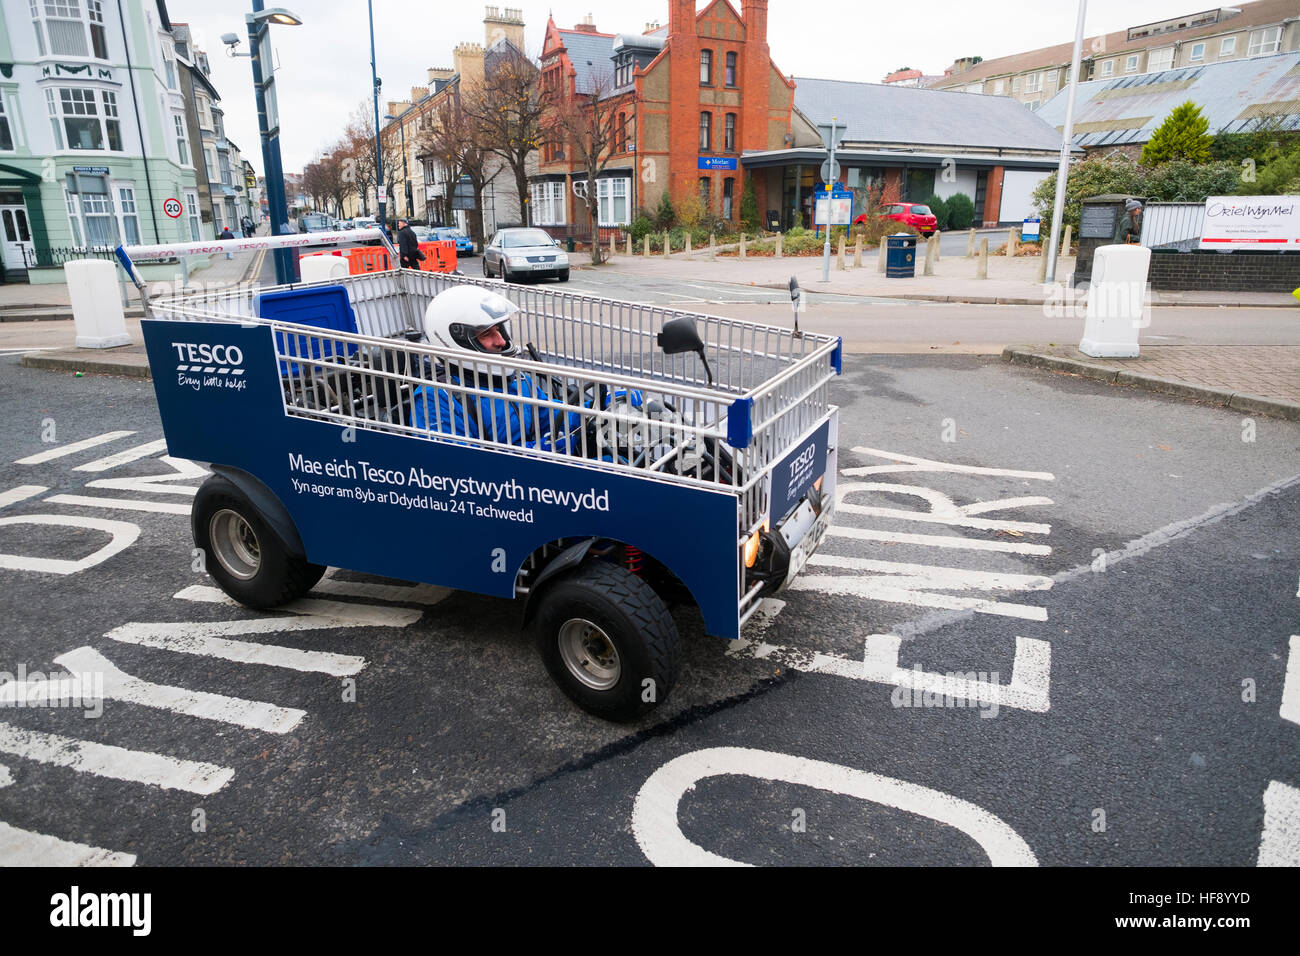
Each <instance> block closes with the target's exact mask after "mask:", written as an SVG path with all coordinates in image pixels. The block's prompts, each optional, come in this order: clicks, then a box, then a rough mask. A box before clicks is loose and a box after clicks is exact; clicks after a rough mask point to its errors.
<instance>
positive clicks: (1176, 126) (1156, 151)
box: [1142, 100, 1211, 166]
mask: <svg viewBox="0 0 1300 956" xmlns="http://www.w3.org/2000/svg"><path fill="white" fill-rule="evenodd" d="M1209 131H1210V121H1209V120H1207V119H1206V118H1205V117H1204V116H1202V115H1201V108H1200V107H1199V106H1197V105H1196V104H1195V103H1193V102H1192V101H1191V100H1188V101H1187V102H1186V103H1183V104H1182V105H1181V106H1175V107H1174V109H1173V111H1172V112H1171V113H1170V114H1169V115H1168V116H1166V117H1165V121H1164V122H1163V123H1161V124H1160V125H1159V126H1158V127H1156V130H1155V132H1153V133H1152V134H1151V139H1150V140H1148V141H1147V144H1146V146H1144V147H1142V165H1144V166H1159V165H1160V164H1161V163H1167V162H1170V161H1171V160H1175V159H1185V160H1188V161H1189V162H1193V163H1204V162H1207V161H1208V160H1209V158H1210V143H1211V140H1210V136H1209Z"/></svg>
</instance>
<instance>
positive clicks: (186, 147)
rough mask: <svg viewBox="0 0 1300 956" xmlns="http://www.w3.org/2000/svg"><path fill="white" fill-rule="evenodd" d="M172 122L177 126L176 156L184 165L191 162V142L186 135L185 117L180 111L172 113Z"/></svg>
mask: <svg viewBox="0 0 1300 956" xmlns="http://www.w3.org/2000/svg"><path fill="white" fill-rule="evenodd" d="M172 124H173V125H174V126H175V127H176V156H177V157H178V158H179V159H180V161H181V165H182V166H188V165H189V164H190V144H189V139H188V138H187V137H186V135H185V117H184V116H182V115H181V114H180V113H173V114H172Z"/></svg>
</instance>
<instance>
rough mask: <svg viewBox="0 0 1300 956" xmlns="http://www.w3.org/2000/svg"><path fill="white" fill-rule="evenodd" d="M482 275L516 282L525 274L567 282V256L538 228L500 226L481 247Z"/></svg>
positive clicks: (556, 243)
mask: <svg viewBox="0 0 1300 956" xmlns="http://www.w3.org/2000/svg"><path fill="white" fill-rule="evenodd" d="M483 274H484V275H485V276H488V277H489V278H491V277H492V276H500V277H501V278H503V279H505V280H506V281H507V282H518V281H520V280H521V279H523V278H524V277H525V276H540V277H546V276H553V277H555V278H557V279H559V280H560V281H561V282H568V281H569V256H568V254H567V253H566V252H565V251H564V250H563V249H561V248H560V244H559V243H558V242H556V241H555V240H554V239H552V238H551V237H550V236H548V235H547V234H546V233H545V232H544V231H542V230H541V229H502V230H501V231H500V232H498V233H497V234H496V235H495V236H493V237H492V241H491V242H490V243H488V244H487V247H486V248H484V250H483Z"/></svg>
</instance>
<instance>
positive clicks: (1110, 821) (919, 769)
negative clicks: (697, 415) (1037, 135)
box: [0, 355, 1300, 866]
mask: <svg viewBox="0 0 1300 956" xmlns="http://www.w3.org/2000/svg"><path fill="white" fill-rule="evenodd" d="M835 397H836V400H837V401H838V402H839V403H840V404H841V405H842V408H843V411H842V415H841V429H840V476H839V481H840V485H841V490H842V491H843V492H844V495H843V498H842V504H841V510H840V513H839V514H838V516H837V519H836V533H835V534H833V535H832V536H831V537H829V538H828V539H827V542H826V543H825V545H824V546H823V548H822V550H821V551H820V552H819V554H818V555H817V556H816V557H815V559H814V562H813V563H812V564H810V566H809V567H808V568H807V569H806V570H805V573H804V575H803V576H802V577H801V578H800V579H799V581H798V584H797V587H796V588H793V589H791V590H790V591H787V592H785V593H783V594H781V595H780V596H779V597H778V599H775V600H774V601H773V602H772V603H770V604H769V605H768V607H767V608H765V611H764V616H763V620H762V621H760V622H758V623H757V624H756V625H754V626H753V627H751V629H750V630H749V631H748V632H747V634H746V639H745V640H743V641H742V642H739V643H736V644H731V643H728V642H725V641H722V640H719V639H714V638H709V637H706V636H704V635H703V634H702V632H701V627H700V620H699V617H698V614H697V613H696V612H695V611H694V610H692V609H690V608H685V607H682V608H678V609H676V611H675V612H674V616H675V619H676V621H677V625H678V628H679V630H680V631H681V633H682V636H683V639H684V641H685V648H686V651H685V666H684V668H683V675H682V679H681V681H680V683H679V685H678V686H677V688H676V689H675V690H674V692H673V694H672V696H671V697H670V698H669V699H668V700H667V701H666V702H665V703H664V704H663V705H662V706H661V707H660V708H659V709H658V710H657V711H655V712H654V713H653V714H652V715H651V716H650V717H649V718H647V719H645V720H644V721H643V722H642V723H640V724H637V725H632V726H615V725H610V724H606V723H603V722H601V721H598V720H595V719H594V718H591V717H588V716H587V715H585V714H583V713H581V712H579V711H577V710H575V709H574V708H573V707H572V706H571V705H570V704H569V703H568V701H567V699H566V698H564V697H563V696H562V695H561V694H560V693H559V692H558V691H557V690H556V689H555V688H554V687H553V686H552V685H551V683H550V681H549V679H548V678H547V677H546V675H545V673H544V671H543V669H542V667H541V665H540V663H539V662H538V661H537V659H536V656H535V653H534V651H533V650H532V647H531V645H530V643H529V642H528V641H527V640H526V639H525V638H523V637H522V636H521V635H520V634H519V631H518V627H517V624H518V614H519V609H518V608H517V607H515V606H514V605H513V604H512V603H511V602H506V601H502V600H497V599H489V598H485V597H478V596H474V595H468V594H446V593H445V592H441V591H439V590H436V589H429V588H421V589H418V590H416V589H412V588H410V587H409V586H408V585H406V584H405V583H403V582H393V581H380V580H377V579H370V578H366V577H364V576H358V575H353V574H348V573H345V572H337V573H334V574H332V575H331V576H330V577H329V578H327V580H326V581H325V582H324V583H323V584H322V586H320V587H318V588H317V590H316V592H314V593H313V595H312V598H313V600H316V601H318V602H325V603H318V604H313V605H303V606H300V607H299V608H298V609H297V611H296V613H295V612H284V613H271V614H257V613H253V612H250V611H247V610H245V609H242V608H239V607H237V606H233V605H231V604H229V603H227V602H225V601H223V600H222V596H221V595H220V594H219V592H216V591H214V590H213V588H212V582H211V580H210V579H209V578H208V577H207V576H206V575H205V574H203V573H201V571H196V570H195V569H194V565H193V556H192V553H191V549H192V547H193V545H192V542H191V540H190V536H189V527H188V517H187V515H186V514H184V513H182V512H185V511H186V510H187V507H188V502H189V494H187V493H186V492H185V491H184V490H183V489H185V488H193V487H194V486H195V485H197V479H196V478H195V477H194V476H192V475H189V474H187V473H184V472H177V470H176V468H177V467H179V466H172V465H170V464H168V463H166V462H163V461H160V460H159V459H160V456H161V455H162V453H163V452H162V450H161V449H160V448H159V447H157V446H156V445H152V444H150V443H153V442H155V441H156V440H157V439H159V438H160V437H161V427H160V424H159V421H158V416H157V411H156V408H155V405H154V398H153V391H152V387H151V386H150V385H149V384H148V383H141V382H134V381H129V380H125V379H114V378H80V379H78V378H74V377H71V376H68V375H64V374H58V373H51V372H41V371H35V370H27V369H23V368H21V367H20V366H19V365H18V361H17V359H16V358H14V357H11V356H4V357H0V402H3V403H4V406H5V408H6V409H7V412H8V414H7V415H6V416H5V419H4V422H3V424H0V502H3V504H0V554H3V555H4V558H3V561H0V595H3V597H2V598H0V610H2V611H3V614H4V616H5V619H6V626H5V629H4V637H3V639H2V643H0V646H2V647H3V649H4V650H3V656H2V657H0V670H4V671H7V672H8V673H9V674H11V675H16V674H17V672H18V669H19V667H20V666H21V667H22V668H23V669H24V670H25V671H26V675H25V680H26V681H27V682H28V685H35V684H36V683H38V675H34V674H33V672H35V671H39V672H41V674H40V675H39V676H40V677H42V678H43V677H44V676H48V675H55V676H65V677H66V676H67V675H68V674H69V673H75V672H80V671H85V672H98V673H100V674H107V675H108V687H107V690H106V692H105V693H106V696H107V698H108V699H106V700H105V701H104V703H103V710H102V715H100V716H97V717H87V716H86V715H85V713H84V712H83V709H82V708H72V707H45V706H17V695H16V694H14V693H9V694H8V695H7V696H6V692H4V691H3V689H2V688H0V700H7V701H8V703H7V704H6V705H5V706H3V707H0V766H2V767H3V768H4V769H3V770H0V824H3V826H0V855H3V857H4V861H5V862H21V861H22V859H23V857H22V853H23V852H25V851H24V850H23V849H22V847H23V846H27V847H30V846H31V845H32V844H31V843H26V844H20V842H19V841H16V840H15V839H14V836H13V834H14V832H15V830H14V828H17V830H20V831H25V833H27V834H39V835H41V836H40V837H33V838H30V839H35V840H36V841H37V843H36V844H35V845H37V846H39V847H42V848H48V847H51V846H56V844H53V843H50V842H48V841H49V840H51V839H52V840H57V841H63V842H62V843H60V844H57V846H58V847H59V848H60V851H61V852H62V851H66V852H72V853H83V854H84V853H89V852H90V851H89V850H88V849H86V848H100V849H102V850H104V851H109V852H111V853H117V854H124V855H125V856H122V857H115V858H112V859H115V860H117V861H118V862H136V863H139V864H161V865H166V864H213V863H248V864H282V863H326V864H356V863H399V862H447V863H488V862H502V863H512V864H544V863H564V862H573V863H630V864H637V863H645V862H647V861H653V862H657V863H671V862H693V861H698V860H700V859H704V858H703V857H701V856H700V854H702V853H704V852H708V853H712V854H716V855H718V856H720V857H726V858H730V859H734V860H740V861H744V862H751V863H857V864H877V863H880V864H888V863H897V864H987V863H988V862H990V860H992V861H995V862H1020V863H1028V862H1037V863H1039V864H1044V865H1054V864H1103V865H1129V864H1164V865H1180V866H1181V865H1197V864H1208V863H1218V864H1227V865H1241V866H1251V865H1254V864H1255V863H1256V862H1257V860H1258V859H1259V857H1260V856H1261V845H1262V844H1263V845H1264V846H1265V850H1264V851H1263V855H1264V857H1265V859H1266V860H1281V861H1282V862H1287V863H1289V864H1290V865H1296V864H1298V863H1300V846H1297V844H1296V842H1295V839H1296V838H1295V833H1296V832H1297V829H1296V825H1297V821H1298V820H1300V792H1297V788H1300V776H1298V775H1297V770H1296V768H1297V766H1298V765H1300V764H1298V763H1297V761H1296V753H1297V747H1298V745H1300V727H1297V726H1296V720H1298V719H1300V700H1297V699H1296V698H1297V697H1300V687H1297V686H1292V687H1290V688H1287V690H1288V692H1289V693H1288V694H1287V695H1286V696H1285V698H1284V678H1285V674H1286V672H1287V668H1288V662H1289V660H1290V654H1291V650H1290V648H1289V641H1290V636H1291V635H1293V634H1300V620H1298V615H1297V608H1298V607H1300V599H1298V598H1297V597H1296V582H1297V580H1298V579H1300V542H1297V540H1296V537H1295V534H1294V529H1295V528H1296V527H1297V526H1298V525H1300V474H1297V473H1298V472H1300V465H1298V464H1297V463H1298V462H1300V426H1297V425H1295V424H1292V423H1285V422H1278V421H1272V420H1268V419H1260V420H1258V421H1253V422H1252V421H1249V420H1245V419H1243V418H1242V416H1240V415H1238V414H1235V413H1232V412H1228V411H1224V410H1221V409H1216V408H1208V407H1200V406H1196V405H1192V404H1186V403H1179V402H1174V401H1170V400H1167V399H1164V398H1162V397H1159V396H1154V395H1150V394H1146V393H1141V392H1136V391H1133V390H1129V389H1124V388H1116V387H1111V386H1105V385H1100V384H1098V383H1094V382H1089V381H1082V380H1078V379H1074V378H1070V377H1068V376H1062V375H1055V374H1049V373H1043V372H1039V371H1037V370H1032V369H1023V368H1018V367H1011V366H1009V365H1005V364H1003V363H1001V362H999V361H997V360H994V359H990V358H985V357H978V356H933V355H931V356H875V357H866V356H851V357H850V358H849V359H848V360H847V361H846V367H845V375H844V376H843V378H842V379H840V380H839V381H838V382H837V383H836V386H835ZM51 427H53V429H54V432H53V434H51V433H50V428H51ZM114 431H128V432H132V433H133V434H129V435H121V436H117V437H114V438H111V439H109V440H105V441H103V442H102V443H101V444H98V445H95V446H94V447H88V448H84V449H82V450H81V451H68V448H69V447H70V446H71V445H72V444H73V443H75V442H78V441H82V440H87V439H92V438H95V437H96V436H104V435H106V434H108V433H111V432H114ZM43 437H52V438H54V439H55V441H53V442H50V441H43V440H42V438H43ZM131 449H134V451H132V452H130V453H129V454H122V455H119V454H118V453H122V452H128V451H130V450H131ZM51 452H67V453H65V454H62V455H58V456H54V457H51V456H50V455H49V453H51ZM43 453H44V454H46V456H47V460H45V461H36V462H34V463H20V462H22V461H24V460H26V459H29V458H31V457H32V456H39V455H42V454H43ZM114 456H116V457H114ZM899 456H910V457H911V458H913V459H924V460H925V461H924V462H916V461H911V462H908V461H907V460H906V459H904V465H907V464H909V463H910V464H911V465H912V466H913V467H914V468H916V469H919V470H899V468H898V467H897V462H898V461H899ZM927 462H928V463H927ZM891 463H893V464H894V467H890V466H891ZM88 465H93V466H94V467H93V469H87V467H86V466H88ZM882 466H883V468H884V470H876V471H867V470H864V469H872V468H876V469H880V468H881V467H882ZM148 476H160V477H163V478H164V479H166V480H163V481H154V482H143V483H142V482H140V481H138V480H137V481H136V482H135V483H131V482H130V481H123V480H122V479H130V478H135V479H140V478H143V477H148ZM106 481H107V482H109V484H101V483H102V482H106ZM92 483H94V484H92ZM851 485H852V486H856V487H850V486H851ZM15 489H25V491H15ZM33 489H39V490H33ZM167 489H170V490H167ZM55 496H73V497H72V498H59V499H57V500H56V498H55ZM87 498H89V499H92V500H90V501H87V500H86V499H87ZM95 499H98V500H95ZM104 499H118V500H116V501H106V500H104ZM166 506H172V507H171V508H170V509H166ZM963 506H965V510H959V509H961V508H962V507H963ZM160 507H163V508H164V509H166V510H136V509H138V508H148V509H158V508H160ZM40 515H45V516H54V517H56V518H60V519H69V518H71V519H77V520H79V521H80V522H81V526H79V527H78V526H69V525H67V524H54V523H49V522H48V520H46V521H43V522H42V523H31V522H30V520H24V519H30V518H31V517H32V516H40ZM647 518H648V520H655V517H654V516H647ZM15 519H18V520H17V521H15ZM84 519H97V520H99V521H105V520H107V521H112V522H118V523H119V525H114V526H111V527H110V526H102V525H101V526H100V527H99V528H97V529H93V530H92V529H91V528H88V527H85V525H86V524H87V522H86V521H85V520H84ZM125 526H136V527H137V528H138V537H137V538H135V540H134V541H133V542H131V543H129V544H128V545H126V546H124V547H123V548H122V550H120V551H118V552H117V553H115V554H113V555H112V556H111V557H108V558H106V559H105V560H103V561H102V562H101V563H97V564H93V565H92V566H89V567H86V568H85V569H83V570H75V569H71V568H70V567H67V566H64V567H60V568H59V569H60V570H70V571H71V573H66V574H56V573H53V571H52V568H53V567H54V566H52V565H37V567H39V568H41V569H40V570H23V569H18V568H15V567H14V566H13V565H14V564H25V565H27V566H28V567H31V566H33V565H34V563H35V561H36V559H47V560H63V561H76V560H78V559H83V558H84V559H86V560H93V559H91V558H88V557H87V556H90V555H92V553H93V552H94V551H95V549H97V548H100V547H102V546H104V545H105V543H106V541H107V540H108V539H109V537H110V534H117V535H119V536H120V538H118V539H115V540H119V541H126V539H127V538H130V537H131V532H130V530H129V528H128V527H125ZM683 530H684V533H689V529H683ZM340 533H341V534H356V533H364V529H354V528H349V529H340ZM925 536H929V537H925ZM430 546H431V547H445V546H452V547H454V546H457V545H456V544H455V543H446V542H431V543H430ZM413 576H414V575H413ZM247 645H253V647H251V648H250V647H248V646H247ZM254 651H256V652H258V653H257V654H256V655H255V654H253V653H252V652H254ZM292 652H305V653H292ZM1294 653H1296V654H1300V649H1297V650H1295V652H1294ZM58 661H62V662H64V666H61V665H60V664H59V663H58ZM1290 666H1291V667H1293V668H1294V667H1296V666H1300V665H1297V664H1291V665H1290ZM114 669H116V670H117V671H120V675H119V676H114V673H115V672H114ZM0 680H4V678H0ZM349 681H353V682H355V683H354V684H349ZM994 684H997V685H1001V688H1000V689H998V690H996V691H995V690H993V689H992V685H994ZM927 691H928V692H927ZM200 692H201V693H200ZM202 694H206V695H218V696H207V697H204V696H201V695H202ZM1266 806H1267V807H1268V811H1267V814H1266ZM42 841H45V842H42ZM68 843H73V844H78V845H80V846H81V849H74V850H67V848H66V846H65V844H68ZM26 852H30V850H28V851H26Z"/></svg>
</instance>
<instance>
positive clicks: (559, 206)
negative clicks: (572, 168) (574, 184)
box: [528, 182, 564, 226]
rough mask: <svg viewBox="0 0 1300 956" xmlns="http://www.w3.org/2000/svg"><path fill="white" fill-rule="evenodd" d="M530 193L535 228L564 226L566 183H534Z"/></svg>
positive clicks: (530, 187)
mask: <svg viewBox="0 0 1300 956" xmlns="http://www.w3.org/2000/svg"><path fill="white" fill-rule="evenodd" d="M528 192H529V205H531V206H532V207H533V222H532V224H533V225H534V226H562V225H564V183H562V182H544V183H533V184H532V185H531V186H529V187H528Z"/></svg>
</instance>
